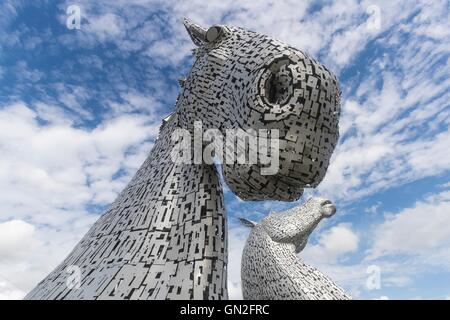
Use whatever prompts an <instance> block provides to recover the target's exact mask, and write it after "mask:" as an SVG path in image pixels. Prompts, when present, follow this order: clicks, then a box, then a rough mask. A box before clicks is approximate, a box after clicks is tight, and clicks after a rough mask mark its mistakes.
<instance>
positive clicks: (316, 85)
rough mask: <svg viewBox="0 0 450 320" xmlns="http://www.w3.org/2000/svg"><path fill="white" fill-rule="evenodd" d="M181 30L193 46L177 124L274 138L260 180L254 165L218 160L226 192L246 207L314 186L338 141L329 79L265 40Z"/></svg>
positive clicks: (234, 31) (335, 96) (234, 32)
mask: <svg viewBox="0 0 450 320" xmlns="http://www.w3.org/2000/svg"><path fill="white" fill-rule="evenodd" d="M184 24H185V26H186V29H187V30H188V32H189V34H190V36H191V38H192V40H193V42H194V43H195V44H196V45H197V46H198V48H197V49H196V50H195V57H196V60H195V64H194V66H193V68H192V70H191V72H190V74H189V76H188V78H187V80H186V82H185V88H184V91H183V93H182V95H183V94H186V95H189V96H190V97H186V98H187V99H185V100H186V102H187V103H186V112H185V113H181V114H180V115H181V116H183V114H184V116H185V117H186V118H185V119H184V122H185V123H188V124H189V123H192V122H193V121H194V120H201V121H203V124H204V127H210V128H217V129H219V130H221V131H222V132H223V131H224V130H226V129H231V128H233V129H238V128H240V129H244V130H245V129H248V128H251V129H254V130H259V129H274V130H278V133H279V137H278V138H279V140H278V141H279V144H278V145H279V146H278V148H279V150H277V151H278V152H277V153H278V154H279V165H278V168H277V169H278V170H276V173H275V174H269V175H267V174H261V169H262V168H263V167H264V166H263V165H262V164H261V163H254V164H238V163H236V162H234V163H230V162H225V161H224V163H223V167H222V168H223V174H224V178H225V181H226V182H227V184H228V186H229V187H230V188H231V190H232V191H233V192H235V193H236V194H237V195H238V196H239V197H241V198H242V199H245V200H259V199H276V200H296V199H298V198H299V197H300V196H301V194H302V192H303V188H304V187H315V186H317V185H318V184H319V183H320V182H321V181H322V179H323V177H324V175H325V172H326V170H327V167H328V164H329V161H330V157H331V154H332V152H333V150H334V148H335V146H336V143H337V140H338V137H339V132H338V120H339V115H340V105H339V104H340V100H339V98H340V90H339V84H338V81H337V79H336V77H335V76H334V75H333V74H332V73H331V72H330V71H329V70H328V69H327V68H325V67H324V66H323V65H321V64H319V63H318V62H316V61H315V60H314V59H312V58H310V57H309V56H308V55H307V54H305V53H304V52H302V51H300V50H297V49H295V48H293V47H291V46H289V45H287V44H284V43H282V42H280V41H277V40H274V39H271V38H269V37H268V36H265V35H262V34H259V33H256V32H253V31H248V30H244V29H242V28H236V27H230V26H223V25H215V26H212V27H210V28H209V29H204V28H202V27H200V26H198V25H196V24H194V23H192V22H191V21H189V20H187V19H185V20H184ZM192 102H194V108H192ZM180 110H182V108H181V109H180Z"/></svg>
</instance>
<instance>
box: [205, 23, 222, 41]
mask: <svg viewBox="0 0 450 320" xmlns="http://www.w3.org/2000/svg"><path fill="white" fill-rule="evenodd" d="M222 33H223V30H222V27H220V26H213V27H211V28H209V29H208V31H206V36H205V38H206V41H207V42H213V41H216V40H217V39H219V38H220V36H221V35H222Z"/></svg>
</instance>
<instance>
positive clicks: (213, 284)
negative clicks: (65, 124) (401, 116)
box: [26, 19, 340, 299]
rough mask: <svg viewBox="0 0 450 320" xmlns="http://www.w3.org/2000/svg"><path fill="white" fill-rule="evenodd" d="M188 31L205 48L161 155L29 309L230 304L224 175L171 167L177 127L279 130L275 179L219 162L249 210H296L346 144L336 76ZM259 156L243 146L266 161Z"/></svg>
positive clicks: (298, 58)
mask: <svg viewBox="0 0 450 320" xmlns="http://www.w3.org/2000/svg"><path fill="white" fill-rule="evenodd" d="M184 24H185V26H186V29H187V31H188V33H189V35H190V37H191V38H192V40H193V42H194V43H195V44H196V45H197V48H196V49H195V50H194V56H195V62H194V65H193V66H192V69H191V70H190V72H189V74H188V75H187V77H186V79H182V80H181V81H180V84H181V85H182V88H181V92H180V94H179V96H178V98H177V102H176V105H175V110H174V112H173V113H172V114H171V115H170V116H169V117H167V118H166V119H165V120H164V121H163V124H162V125H161V128H160V133H159V136H158V138H157V140H156V141H155V145H154V147H153V150H152V151H151V152H150V154H149V156H148V158H147V159H146V160H145V162H144V163H143V164H142V166H141V167H140V169H139V170H138V171H137V172H136V174H135V176H134V177H133V178H132V180H131V181H130V183H129V184H128V185H127V186H126V188H125V189H124V190H123V191H122V192H121V193H120V194H119V195H118V197H117V199H116V200H115V201H114V202H113V203H112V204H111V205H110V207H109V208H108V209H107V211H106V212H105V213H104V214H103V215H102V216H101V217H100V218H99V220H98V221H97V222H96V223H95V224H94V225H93V226H92V227H91V229H90V230H89V231H88V232H87V234H86V235H85V236H84V237H83V238H82V239H81V241H80V242H79V243H78V244H77V246H76V247H75V248H74V249H73V251H72V252H71V253H70V254H69V256H68V257H67V258H66V259H65V260H64V261H63V262H62V263H61V264H60V265H59V266H58V267H57V268H56V269H55V270H54V271H53V272H51V273H50V274H49V275H48V276H47V277H46V278H45V279H44V280H42V281H41V282H40V283H39V284H38V285H37V286H36V287H35V288H34V289H33V290H32V291H31V292H30V293H29V294H28V295H27V296H26V298H27V299H226V298H227V297H228V295H227V222H226V215H225V210H224V200H223V194H222V188H221V186H220V181H219V175H218V172H217V170H216V166H215V165H214V164H206V163H200V164H198V163H197V164H196V163H193V162H191V163H176V162H174V161H173V158H172V156H171V152H172V150H173V149H174V148H175V147H176V142H175V141H173V136H172V134H173V132H174V131H176V129H177V128H181V129H184V130H187V131H188V132H190V133H192V136H193V137H195V128H194V123H195V122H200V123H201V124H202V126H203V129H205V130H207V129H217V130H218V131H219V132H221V133H223V134H224V135H225V131H226V130H227V129H243V130H245V129H254V130H276V132H277V133H278V138H277V139H276V140H277V143H278V149H277V150H276V151H277V152H276V154H279V159H277V160H279V163H278V167H277V171H276V173H275V174H272V175H267V174H264V173H263V169H264V167H265V164H263V163H262V162H258V163H251V164H242V163H239V162H238V161H236V160H229V161H224V162H223V164H222V172H223V177H224V180H225V181H226V183H227V184H228V186H229V187H230V189H231V190H232V191H233V192H234V193H235V194H237V195H238V196H239V197H240V198H242V199H244V200H263V199H276V200H283V201H293V200H296V199H298V198H299V197H300V196H301V195H302V193H303V188H304V187H314V186H317V184H318V183H320V181H321V180H322V179H323V177H324V175H325V173H326V170H327V167H328V164H329V161H330V157H331V154H332V152H333V150H334V148H335V146H336V143H337V140H338V136H339V134H338V120H339V114H340V105H339V95H340V91H339V85H338V82H337V80H336V78H335V76H334V75H333V74H332V73H331V72H330V71H328V70H327V69H326V68H325V67H324V66H322V65H321V64H319V63H317V62H316V61H315V60H313V59H312V58H310V57H309V56H308V55H307V54H305V53H303V52H301V51H299V50H297V49H295V48H292V47H290V46H289V45H286V44H284V43H282V42H280V41H277V40H274V39H271V38H269V37H267V36H265V35H262V34H258V33H255V32H252V31H247V30H244V29H241V28H236V27H230V26H221V25H217V26H213V27H211V28H209V29H208V30H206V29H204V28H202V27H200V26H198V25H196V24H194V23H192V22H190V21H189V20H187V19H185V20H184ZM189 142H190V141H189ZM259 147H260V146H258V148H256V146H253V145H250V146H248V147H246V148H250V149H252V148H253V149H256V150H254V151H256V152H261V151H260V149H261V148H259ZM244 151H246V150H239V149H238V150H237V151H236V150H235V151H233V152H235V153H240V152H244ZM194 152H195V151H194ZM225 153H226V151H225ZM235 155H236V154H227V156H228V158H230V157H231V159H233V156H235ZM258 159H259V158H258ZM73 266H75V267H76V268H79V270H80V272H81V274H80V283H79V286H76V287H72V286H67V281H68V280H69V279H68V277H69V273H68V272H67V269H68V268H70V267H73Z"/></svg>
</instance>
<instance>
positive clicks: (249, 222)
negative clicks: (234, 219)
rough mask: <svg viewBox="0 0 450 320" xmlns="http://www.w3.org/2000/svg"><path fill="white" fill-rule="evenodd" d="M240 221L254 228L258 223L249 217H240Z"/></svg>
mask: <svg viewBox="0 0 450 320" xmlns="http://www.w3.org/2000/svg"><path fill="white" fill-rule="evenodd" d="M239 221H241V223H242V224H243V225H244V226H246V227H249V228H254V227H255V226H256V224H257V223H256V222H254V221H251V220H248V219H245V218H239Z"/></svg>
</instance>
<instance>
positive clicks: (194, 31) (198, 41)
mask: <svg viewBox="0 0 450 320" xmlns="http://www.w3.org/2000/svg"><path fill="white" fill-rule="evenodd" d="M183 24H184V27H185V28H186V30H187V32H188V34H189V36H190V37H191V39H192V42H194V44H195V45H197V46H201V45H202V44H203V43H205V42H206V41H207V40H206V29H205V28H202V27H201V26H199V25H198V24H196V23H194V22H192V21H191V20H189V19H187V18H183Z"/></svg>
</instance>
